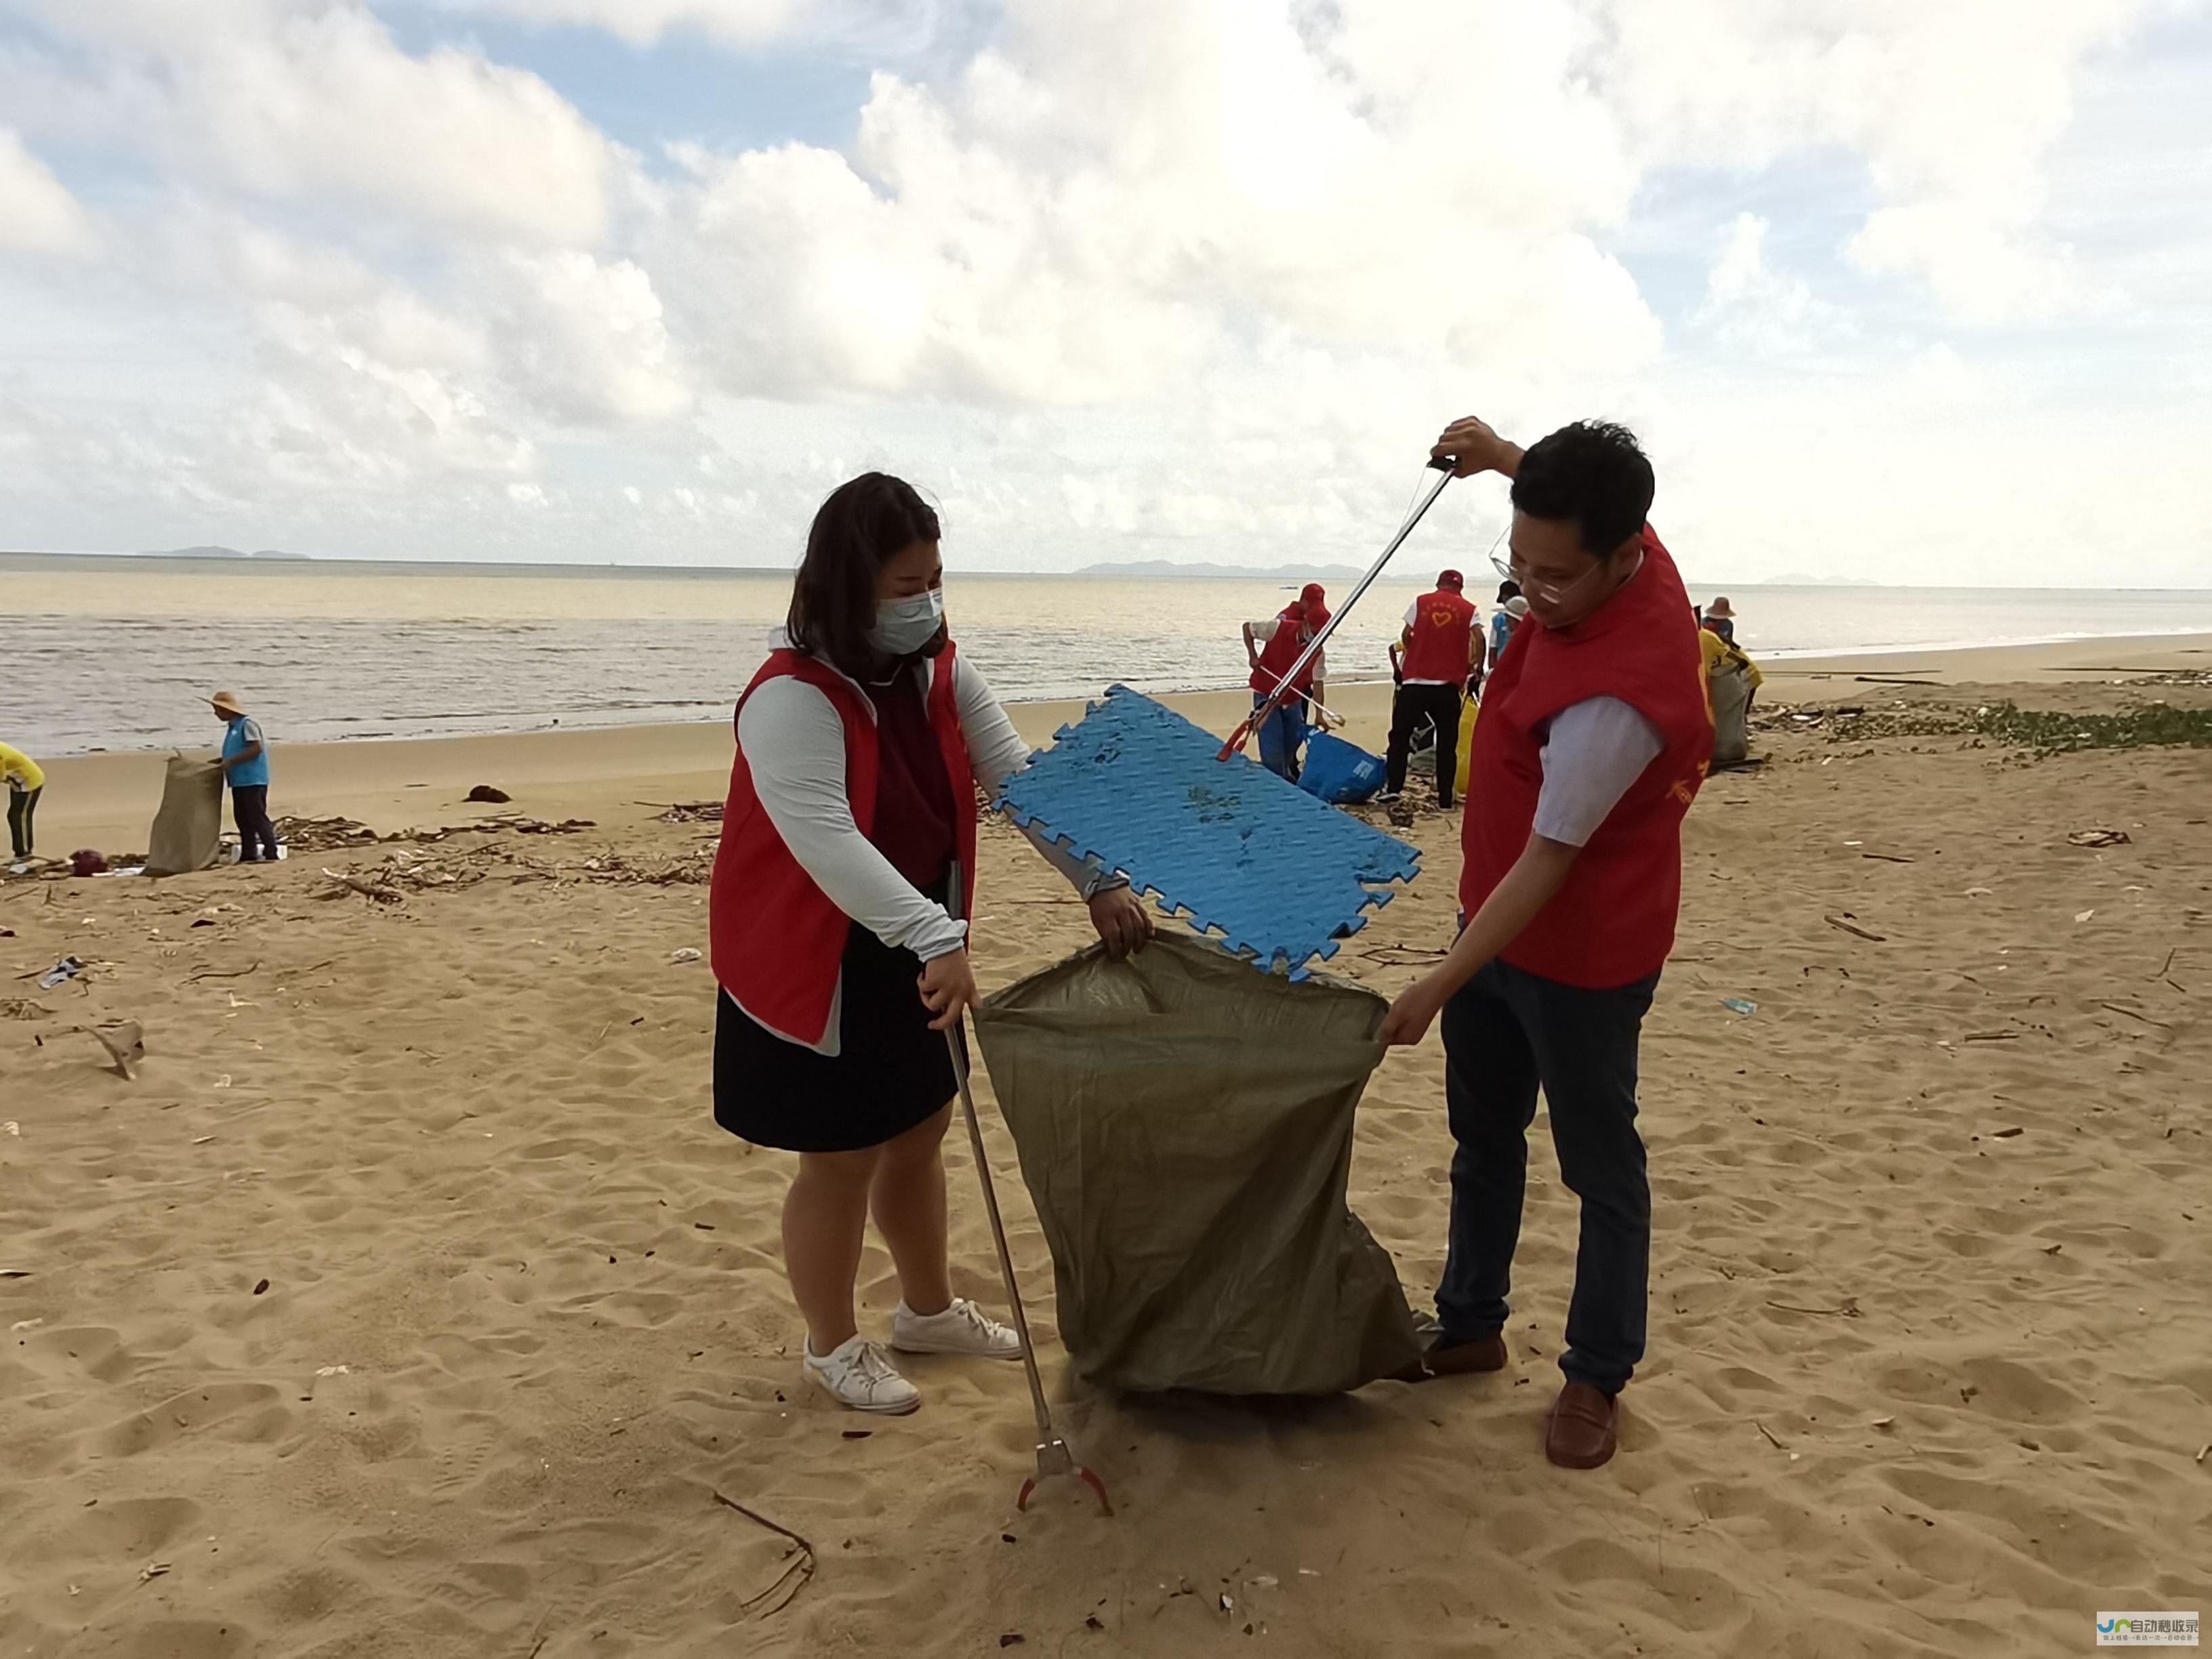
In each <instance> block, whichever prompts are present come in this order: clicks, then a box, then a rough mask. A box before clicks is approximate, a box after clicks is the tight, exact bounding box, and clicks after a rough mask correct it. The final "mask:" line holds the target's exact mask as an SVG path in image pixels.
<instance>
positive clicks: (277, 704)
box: [0, 556, 2212, 757]
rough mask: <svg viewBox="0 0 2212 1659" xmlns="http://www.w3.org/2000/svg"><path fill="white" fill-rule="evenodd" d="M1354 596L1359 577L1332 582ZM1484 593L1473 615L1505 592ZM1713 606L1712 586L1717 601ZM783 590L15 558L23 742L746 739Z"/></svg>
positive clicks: (1001, 629) (1027, 599)
mask: <svg viewBox="0 0 2212 1659" xmlns="http://www.w3.org/2000/svg"><path fill="white" fill-rule="evenodd" d="M1419 574H1420V576H1421V577H1422V578H1423V580H1389V581H1383V582H1379V583H1377V584H1376V586H1375V588H1374V589H1372V590H1371V591H1370V593H1369V595H1368V597H1367V598H1366V599H1364V601H1363V602H1362V603H1361V605H1360V606H1359V608H1358V610H1357V611H1354V612H1353V613H1352V617H1351V619H1350V620H1349V621H1348V622H1347V623H1346V625H1345V628H1344V629H1343V630H1342V631H1341V632H1340V634H1339V635H1337V637H1336V639H1335V640H1334V641H1332V643H1331V646H1330V650H1329V659H1330V672H1331V675H1332V677H1333V678H1338V679H1380V678H1386V677H1387V675H1388V673H1389V662H1388V658H1387V652H1388V648H1389V642H1390V641H1391V640H1393V639H1394V638H1395V637H1396V635H1397V630H1398V625H1399V621H1400V618H1401V616H1402V615H1403V613H1404V611H1405V610H1406V608H1407V605H1410V604H1411V603H1412V601H1413V599H1414V598H1415V597H1416V596H1418V594H1419V592H1421V591H1422V590H1423V589H1424V587H1425V586H1426V585H1427V583H1426V580H1425V578H1426V577H1428V576H1429V575H1430V574H1432V573H1431V572H1429V571H1428V570H1426V569H1425V568H1423V569H1421V571H1420V573H1419ZM1295 586H1296V585H1295V584H1291V583H1284V582H1279V581H1275V580H1269V579H1267V578H1258V579H1255V580H1249V581H1229V580H1201V579H1195V578H1139V577H1081V576H1009V575H973V574H959V573H957V572H956V573H954V574H952V575H951V576H949V577H948V579H947V584H946V605H947V611H948V614H949V616H950V617H951V622H952V626H953V629H954V632H955V635H956V637H957V638H958V640H959V641H960V647H961V649H962V650H963V652H964V653H967V654H968V655H969V657H970V658H971V659H973V660H975V662H977V663H978V664H980V665H981V667H982V668H983V669H984V671H986V672H987V674H988V675H989V677H990V679H991V682H992V684H993V685H994V687H995V688H996V689H997V690H998V691H999V693H1000V696H1003V697H1006V698H1044V697H1081V696H1095V695H1096V694H1097V693H1098V692H1100V691H1102V690H1104V689H1105V688H1106V687H1107V686H1108V685H1109V684H1114V683H1115V682H1117V681H1118V682H1121V683H1123V684H1129V685H1133V686H1135V687H1137V688H1139V690H1146V691H1153V692H1167V691H1184V690H1215V689H1221V688H1225V687H1233V686H1237V685H1241V684H1243V683H1244V679H1245V675H1246V672H1247V670H1246V667H1245V662H1244V653H1243V645H1242V643H1241V641H1239V638H1238V633H1237V629H1238V624H1239V623H1242V622H1244V621H1246V620H1249V619H1253V618H1257V617H1266V616H1270V615H1272V614H1273V612H1274V611H1277V610H1278V609H1279V608H1280V607H1281V606H1282V605H1284V604H1285V603H1286V602H1287V600H1288V599H1289V598H1290V596H1291V593H1292V592H1294V591H1295ZM1331 586H1332V587H1333V588H1334V589H1335V590H1337V591H1336V592H1334V593H1333V595H1332V597H1334V598H1341V597H1342V596H1343V594H1344V592H1348V591H1349V587H1350V584H1349V583H1340V584H1331ZM1494 591H1495V589H1494V587H1493V586H1490V585H1488V584H1485V585H1483V586H1482V587H1481V590H1480V592H1477V593H1476V594H1475V595H1474V597H1476V598H1477V599H1480V600H1482V601H1485V602H1486V601H1487V600H1488V599H1489V597H1490V594H1491V593H1492V592H1494ZM790 592H791V579H790V577H789V575H788V574H786V573H783V572H780V571H659V570H654V571H641V570H625V569H619V568H577V567H542V566H541V567H504V566H499V567H490V566H482V565H441V564H408V565H369V564H358V563H337V562H331V563H327V564H325V563H319V562H318V563H313V564H307V563H292V562H287V563H282V564H278V563H268V564H252V563H246V562H236V561H225V560H208V561H200V560H181V559H129V560H124V559H93V558H72V559H64V558H56V557H46V556H0V737H5V738H6V739H7V740H8V741H9V742H11V743H14V744H16V745H17V746H18V747H20V748H22V749H25V750H28V751H29V752H31V753H33V754H34V755H40V756H46V757H53V756H61V755H70V754H82V753H85V752H88V751H91V750H123V749H149V748H166V747H169V746H171V745H180V744H181V745H198V744H208V743H210V742H211V741H213V739H214V737H215V734H216V729H217V728H216V722H215V720H214V717H213V716H212V715H210V714H209V713H208V711H207V707H206V703H205V701H204V699H205V698H206V696H207V695H208V694H209V693H210V692H211V691H214V690H218V689H228V690H235V691H237V692H239V693H240V696H242V697H243V698H244V699H245V700H246V703H247V706H248V707H249V708H252V709H253V711H254V712H255V714H258V716H260V718H261V719H262V720H263V722H264V725H265V726H266V727H267V729H268V731H269V734H270V738H272V739H276V740H283V741H290V742H299V741H309V740H320V739H331V738H400V737H408V738H413V737H436V736H446V735H450V734H454V733H459V732H520V731H537V730H541V729H545V728H549V727H551V726H556V725H558V726H564V727H568V726H617V725H627V724H633V723H640V722H647V721H659V720H721V719H725V718H726V717H727V715H728V712H729V709H730V706H731V704H732V702H733V701H734V699H735V698H736V696H737V695H738V692H739V691H740V690H743V689H744V684H745V683H746V681H747V680H748V679H749V678H750V676H751V674H752V671H753V670H754V669H755V668H756V667H757V665H759V663H760V660H761V659H762V657H763V655H764V654H765V653H766V651H767V649H768V642H769V636H770V634H771V632H772V630H773V629H775V627H776V626H777V625H778V624H779V623H781V619H782V617H783V614H784V610H785V607H786V605H787V604H788V602H789V599H790ZM1692 592H1693V593H1694V594H1695V595H1696V597H1698V598H1699V599H1708V598H1710V597H1711V589H1709V588H1705V587H1700V586H1693V587H1692ZM1729 599H1731V601H1732V602H1733V603H1734V605H1735V609H1736V611H1737V612H1738V617H1739V620H1738V622H1737V632H1736V636H1737V639H1738V641H1740V642H1741V643H1742V644H1743V645H1744V646H1745V647H1747V649H1748V650H1750V651H1751V652H1752V653H1753V654H1754V655H1759V656H1784V655H1791V654H1796V655H1807V654H1817V653H1828V652H1837V651H1846V650H1882V651H1909V650H1911V649H1912V648H1915V647H1920V648H1926V649H1934V648H1940V647H1956V646H1962V645H1996V644H2010V643H2027V642H2030V641H2045V640H2058V639H2071V638H2081V639H2093V638H2095V637H2098V636H2100V635H2104V636H2113V635H2149V634H2170V633H2196V632H2207V633H2212V590H2198V591H2186V592H2142V591H2135V592H2093V591H2087V590H2053V589H2032V590H2019V591H2005V590H1986V589H1947V588H1881V587H1784V586H1751V587H1744V586H1738V587H1735V588H1732V589H1731V590H1730V591H1729ZM1489 608H1490V607H1489V605H1487V603H1485V605H1484V610H1485V611H1486V612H1487V611H1488V610H1489Z"/></svg>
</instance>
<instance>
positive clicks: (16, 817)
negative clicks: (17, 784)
mask: <svg viewBox="0 0 2212 1659" xmlns="http://www.w3.org/2000/svg"><path fill="white" fill-rule="evenodd" d="M44 793H46V791H45V790H43V789H10V790H9V792H8V841H9V845H10V846H12V847H14V848H15V856H16V857H17V858H19V859H27V858H28V857H30V856H31V820H32V819H33V818H34V817H37V816H38V813H39V797H40V795H42V794H44Z"/></svg>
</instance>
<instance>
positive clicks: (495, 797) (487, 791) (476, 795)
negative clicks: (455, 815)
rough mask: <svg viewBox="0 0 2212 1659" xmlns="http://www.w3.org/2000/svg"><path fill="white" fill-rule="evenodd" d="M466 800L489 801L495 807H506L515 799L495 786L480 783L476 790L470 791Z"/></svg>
mask: <svg viewBox="0 0 2212 1659" xmlns="http://www.w3.org/2000/svg"><path fill="white" fill-rule="evenodd" d="M465 799H469V800H483V801H489V802H490V803H491V804H492V805H494V806H504V805H507V802H509V801H511V800H513V799H514V797H513V796H512V795H510V794H508V793H507V791H506V790H504V789H501V788H500V787H497V786H496V785H495V784H489V783H480V784H478V785H477V787H475V788H473V789H471V790H470V791H469V793H468V794H467V796H466V797H465Z"/></svg>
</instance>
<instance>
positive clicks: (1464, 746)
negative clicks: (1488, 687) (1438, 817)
mask: <svg viewBox="0 0 2212 1659" xmlns="http://www.w3.org/2000/svg"><path fill="white" fill-rule="evenodd" d="M1481 712H1482V699H1481V698H1480V697H1468V698H1467V699H1466V700H1465V701H1464V702H1462V703H1461V704H1460V706H1459V771H1458V773H1457V774H1456V776H1457V777H1458V779H1459V781H1458V783H1457V784H1456V785H1455V793H1457V795H1458V796H1459V798H1460V799H1462V800H1465V799H1467V768H1468V756H1469V755H1471V754H1473V753H1474V717H1475V716H1476V715H1477V714H1480V713H1481Z"/></svg>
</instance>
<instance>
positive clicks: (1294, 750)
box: [1252, 691, 1306, 783]
mask: <svg viewBox="0 0 2212 1659" xmlns="http://www.w3.org/2000/svg"><path fill="white" fill-rule="evenodd" d="M1263 702H1267V694H1266V693H1265V692H1261V691H1255V692H1254V693H1253V694H1252V707H1253V708H1255V709H1257V708H1259V707H1260V705H1261V703H1263ZM1259 734H1260V764H1261V765H1262V766H1264V767H1266V768H1267V769H1268V770H1269V771H1270V772H1273V774H1274V775H1276V776H1277V777H1279V778H1287V779H1289V780H1290V781H1291V782H1292V783H1296V782H1297V781H1298V745H1299V744H1302V743H1304V741H1305V740H1306V700H1305V699H1304V697H1302V696H1297V697H1286V698H1285V699H1284V700H1283V706H1282V707H1281V708H1278V709H1277V710H1276V711H1275V712H1274V713H1273V714H1270V715H1268V716H1267V719H1266V720H1261V722H1260V727H1259Z"/></svg>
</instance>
